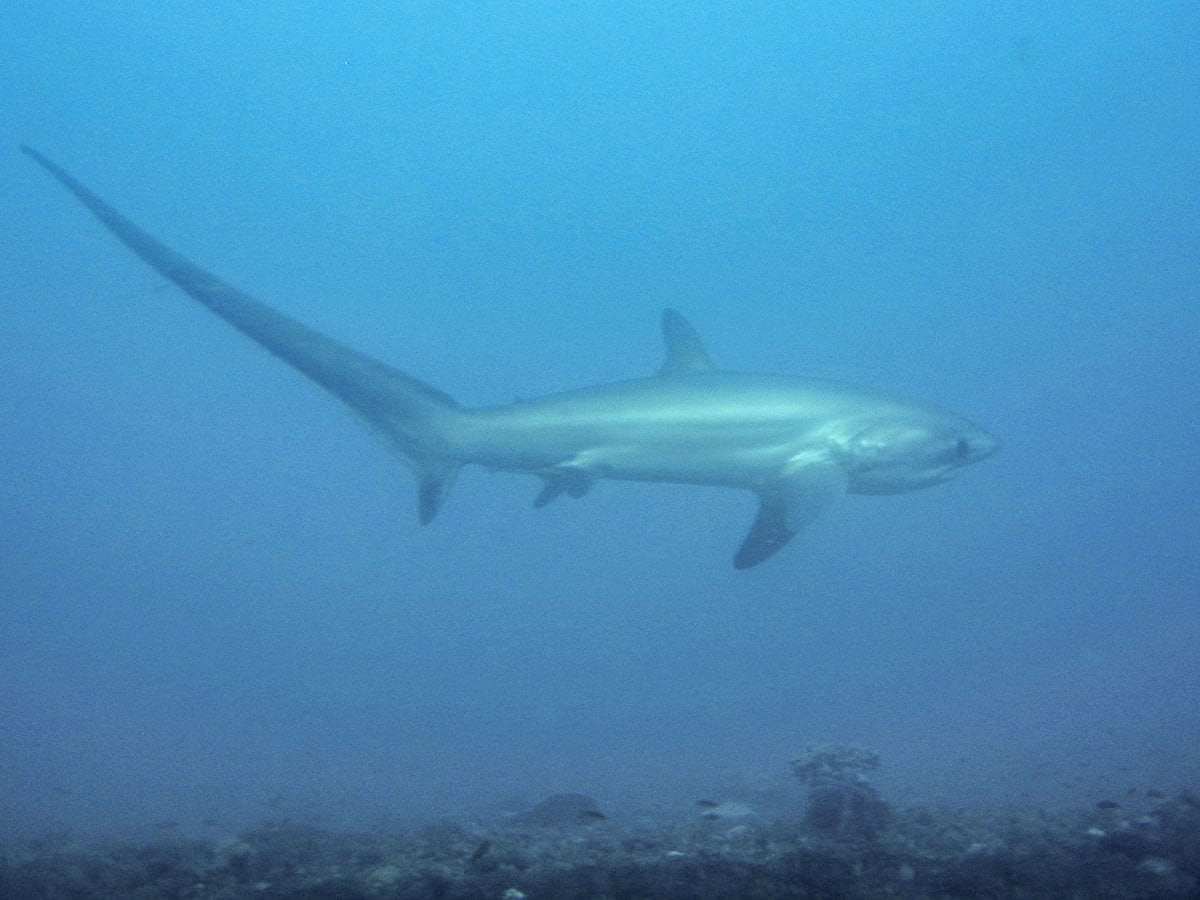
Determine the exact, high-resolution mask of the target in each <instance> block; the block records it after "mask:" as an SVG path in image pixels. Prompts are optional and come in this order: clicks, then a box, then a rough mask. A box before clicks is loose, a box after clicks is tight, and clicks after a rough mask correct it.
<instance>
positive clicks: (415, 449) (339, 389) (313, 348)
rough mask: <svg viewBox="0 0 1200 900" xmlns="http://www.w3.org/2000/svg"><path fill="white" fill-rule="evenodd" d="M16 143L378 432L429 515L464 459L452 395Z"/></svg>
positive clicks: (120, 232) (163, 267)
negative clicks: (259, 289) (219, 269)
mask: <svg viewBox="0 0 1200 900" xmlns="http://www.w3.org/2000/svg"><path fill="white" fill-rule="evenodd" d="M21 149H22V150H23V151H24V152H25V153H27V154H28V155H29V156H31V157H33V159H35V160H36V161H37V162H38V163H39V164H40V165H41V166H42V167H43V168H44V169H46V171H48V172H49V173H50V174H51V175H53V176H54V177H55V178H56V179H58V181H60V182H61V183H62V184H63V186H64V187H66V188H67V190H69V191H70V192H71V193H72V194H74V195H75V196H76V197H77V198H78V199H79V200H80V202H82V203H83V204H84V206H86V207H87V208H88V209H90V210H91V211H92V213H93V214H94V215H95V216H96V218H97V219H99V220H100V222H101V223H102V224H103V225H104V226H105V227H106V228H107V229H108V230H109V231H111V232H112V233H113V234H114V235H116V236H117V238H118V239H119V240H120V241H121V242H122V243H123V244H125V246H127V247H128V248H129V249H130V250H132V251H133V252H134V253H136V254H137V255H138V256H140V257H141V258H142V259H143V260H145V261H146V262H147V263H149V264H150V265H151V266H152V267H153V268H154V269H156V270H157V271H158V272H160V273H162V275H164V276H165V277H166V278H168V279H170V280H171V281H172V282H174V283H175V284H176V285H178V286H179V287H180V288H182V289H183V290H184V291H185V292H186V293H187V294H189V295H190V296H191V297H192V298H193V299H195V300H197V301H198V302H199V303H201V304H203V305H204V306H206V307H208V308H209V309H210V310H212V311H213V312H214V313H216V314H217V315H218V316H220V317H221V318H222V319H224V320H225V321H226V322H228V323H229V324H230V325H232V326H233V327H234V328H236V329H237V330H238V331H240V332H242V333H243V334H244V335H246V336H247V337H249V338H251V339H252V340H254V341H255V342H257V343H258V344H261V345H262V346H263V347H265V348H266V349H267V350H269V351H271V353H273V354H274V355H275V356H277V357H279V358H280V359H282V360H283V361H284V362H286V363H287V364H288V365H290V366H292V367H293V368H295V369H297V370H299V371H300V372H302V373H304V374H305V375H306V376H308V377H309V378H311V379H312V380H313V381H315V382H316V383H317V384H319V385H321V387H323V388H325V389H326V390H327V391H329V392H330V393H332V394H333V395H334V396H336V397H338V398H339V399H341V400H342V401H343V402H345V403H346V404H347V405H348V406H350V407H351V408H352V409H353V410H354V411H355V412H357V413H358V414H359V415H361V416H363V417H364V418H365V419H366V420H367V421H368V422H369V423H370V424H371V425H372V426H373V427H374V428H375V429H377V430H378V431H379V432H380V433H382V434H383V435H384V436H385V437H386V438H387V440H388V441H389V443H390V444H391V445H392V446H393V447H394V448H395V449H396V450H398V451H399V452H400V454H401V455H402V456H403V457H404V458H405V459H406V461H407V462H408V463H409V464H410V465H411V466H412V467H413V469H414V470H415V471H416V473H417V477H418V480H419V482H420V490H419V498H418V499H419V512H420V518H421V522H422V523H426V522H429V521H430V520H432V519H433V517H434V516H435V515H436V514H437V510H438V507H439V506H440V504H441V501H442V499H443V498H444V497H445V495H446V492H447V491H448V490H449V487H450V483H451V481H452V480H453V478H454V475H455V474H456V473H457V471H458V468H459V466H460V464H461V463H460V462H459V461H458V460H456V459H454V458H453V456H452V454H451V452H450V448H449V446H448V441H447V434H448V433H449V431H450V428H449V426H450V424H451V423H452V421H453V420H454V419H455V418H457V417H458V416H460V415H461V413H460V412H459V409H458V404H457V403H455V402H454V400H452V399H451V398H450V397H449V396H447V395H446V394H443V393H442V392H441V391H439V390H437V389H435V388H432V387H430V386H429V385H427V384H425V383H424V382H422V381H420V380H418V379H416V378H413V377H412V376H410V375H406V374H404V373H403V372H400V371H398V370H397V369H394V368H392V367H391V366H388V365H385V364H383V363H381V362H379V361H378V360H375V359H372V358H371V357H369V356H366V355H364V354H362V353H359V352H358V351H356V350H353V349H352V348H350V347H347V346H345V345H344V344H341V343H339V342H337V341H334V340H332V339H330V338H328V337H326V336H325V335H323V334H321V333H320V332H318V331H315V330H314V329H312V328H309V327H308V326H306V325H303V324H301V323H300V322H297V321H295V320H294V319H291V318H288V317H287V316H285V315H283V314H282V313H279V312H277V311H276V310H274V309H272V308H271V307H269V306H267V305H266V304H265V303H261V302H260V301H258V300H255V299H254V298H253V297H250V296H247V295H246V294H244V293H242V292H241V291H239V290H238V289H237V288H235V287H233V285H230V284H227V283H226V282H224V281H222V280H221V279H220V278H217V277H216V276H215V275H213V274H212V273H210V272H207V271H205V270H204V269H202V268H200V267H199V266H197V265H196V264H195V263H193V262H192V261H191V260H189V259H186V258H185V257H183V256H180V255H179V254H178V253H176V252H175V251H174V250H172V249H171V248H170V247H167V246H165V245H164V244H161V243H159V242H158V241H157V240H155V239H154V238H153V237H151V236H150V235H149V234H147V233H146V232H145V231H143V230H142V229H141V228H139V227H138V226H137V225H135V224H133V222H131V221H129V219H127V218H125V217H124V216H123V215H121V214H120V213H119V212H117V211H116V210H115V209H113V208H112V207H111V206H109V205H108V204H107V203H105V202H104V201H103V200H101V199H100V198H99V197H97V196H96V195H95V194H93V193H92V192H91V191H90V190H88V189H87V188H86V187H85V186H84V185H83V184H81V183H80V182H79V181H77V180H76V179H75V178H74V177H73V176H72V175H71V174H70V173H68V172H66V171H65V170H64V169H62V168H61V167H59V166H58V165H57V164H56V163H54V162H52V161H51V160H49V159H47V158H46V157H45V156H43V155H42V154H41V153H38V152H37V151H36V150H34V149H32V148H31V147H26V146H22V147H21Z"/></svg>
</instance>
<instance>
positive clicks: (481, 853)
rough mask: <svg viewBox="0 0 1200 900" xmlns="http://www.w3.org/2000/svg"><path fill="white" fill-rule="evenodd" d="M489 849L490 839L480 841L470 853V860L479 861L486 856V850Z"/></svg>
mask: <svg viewBox="0 0 1200 900" xmlns="http://www.w3.org/2000/svg"><path fill="white" fill-rule="evenodd" d="M491 849H492V842H491V841H480V843H479V846H478V847H476V848H475V852H474V853H472V854H471V862H479V861H480V860H481V859H483V858H484V857H485V856H487V852H488V851H489V850H491Z"/></svg>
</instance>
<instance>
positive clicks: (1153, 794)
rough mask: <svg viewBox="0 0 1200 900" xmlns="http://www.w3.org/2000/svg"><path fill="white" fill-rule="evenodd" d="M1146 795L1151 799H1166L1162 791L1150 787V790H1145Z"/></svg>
mask: <svg viewBox="0 0 1200 900" xmlns="http://www.w3.org/2000/svg"><path fill="white" fill-rule="evenodd" d="M1146 796H1147V797H1149V798H1150V799H1151V800H1166V799H1167V795H1166V794H1164V793H1163V792H1162V791H1156V790H1155V789H1154V788H1150V790H1148V791H1146Z"/></svg>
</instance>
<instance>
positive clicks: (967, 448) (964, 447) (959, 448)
mask: <svg viewBox="0 0 1200 900" xmlns="http://www.w3.org/2000/svg"><path fill="white" fill-rule="evenodd" d="M954 452H955V453H957V454H958V458H959V459H966V458H967V455H968V454H969V453H970V452H971V445H970V444H968V443H967V442H966V441H959V442H958V443H957V444H955V445H954Z"/></svg>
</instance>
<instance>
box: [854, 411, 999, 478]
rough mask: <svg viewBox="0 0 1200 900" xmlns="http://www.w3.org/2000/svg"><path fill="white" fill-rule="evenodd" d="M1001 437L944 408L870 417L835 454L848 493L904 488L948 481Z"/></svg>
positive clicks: (992, 448)
mask: <svg viewBox="0 0 1200 900" xmlns="http://www.w3.org/2000/svg"><path fill="white" fill-rule="evenodd" d="M999 449H1000V439H999V438H997V437H996V436H995V435H992V434H990V433H988V432H987V431H984V430H983V429H982V428H980V427H979V426H978V425H975V424H973V423H972V422H968V421H967V420H966V419H961V418H959V417H958V416H953V415H950V414H947V413H941V412H931V413H930V414H928V415H926V416H918V417H914V416H911V415H909V416H905V417H903V418H897V419H884V420H877V421H875V422H872V423H871V424H870V425H868V426H867V427H865V428H863V429H861V430H859V431H856V432H855V433H854V434H853V436H852V437H851V438H850V439H849V440H848V441H847V442H846V443H845V444H843V446H842V448H841V452H840V453H839V456H842V458H843V465H844V466H845V469H846V475H847V485H846V487H847V490H848V491H849V492H850V493H852V494H903V493H907V492H908V491H915V490H919V489H921V488H926V487H932V486H933V485H935V484H942V483H943V482H946V481H949V480H950V479H952V478H953V477H954V476H955V475H957V474H958V470H959V469H961V468H963V467H964V466H969V465H972V464H974V463H977V462H979V461H981V460H984V459H987V458H988V457H989V456H991V455H992V454H993V453H995V452H996V451H997V450H999Z"/></svg>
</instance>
